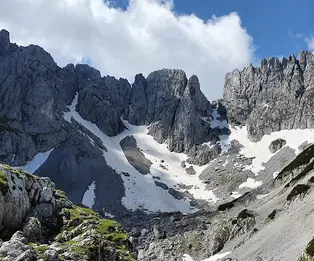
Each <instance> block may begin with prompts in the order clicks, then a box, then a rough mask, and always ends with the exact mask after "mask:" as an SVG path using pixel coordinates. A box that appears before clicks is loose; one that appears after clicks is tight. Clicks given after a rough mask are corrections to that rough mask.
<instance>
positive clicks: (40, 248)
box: [29, 243, 49, 258]
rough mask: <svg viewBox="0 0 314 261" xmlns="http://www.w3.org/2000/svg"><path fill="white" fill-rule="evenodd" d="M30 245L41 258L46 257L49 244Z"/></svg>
mask: <svg viewBox="0 0 314 261" xmlns="http://www.w3.org/2000/svg"><path fill="white" fill-rule="evenodd" d="M29 245H30V246H31V247H32V248H33V249H34V250H35V251H36V253H37V255H38V257H39V258H44V257H45V252H46V250H48V249H49V247H48V245H37V244H34V243H29Z"/></svg>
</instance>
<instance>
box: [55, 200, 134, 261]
mask: <svg viewBox="0 0 314 261" xmlns="http://www.w3.org/2000/svg"><path fill="white" fill-rule="evenodd" d="M65 211H68V214H69V218H68V221H67V222H66V223H65V224H64V225H63V227H62V228H61V232H60V233H59V234H58V235H57V236H56V237H55V240H56V242H59V243H61V246H62V247H64V248H66V249H67V250H70V251H71V252H75V253H76V254H77V255H79V257H80V258H82V259H88V260H93V259H94V258H95V257H96V256H97V255H98V254H99V251H100V252H102V251H105V252H106V251H107V252H108V253H110V251H111V250H112V246H114V247H115V248H116V250H117V252H118V253H120V255H121V256H123V260H130V261H133V260H134V258H133V256H132V254H131V253H130V243H129V241H128V236H127V235H126V233H125V231H124V230H123V228H122V227H121V225H120V224H119V223H117V222H115V221H112V220H106V219H103V218H102V217H101V216H100V215H99V214H98V213H96V212H94V211H93V210H91V209H89V208H85V207H83V206H77V205H74V206H73V208H71V209H66V210H65ZM68 214H66V215H68ZM84 234H88V237H91V238H93V241H92V243H90V242H87V243H84V244H83V245H82V244H81V240H80V239H79V237H80V235H84ZM104 249H105V250H104Z"/></svg>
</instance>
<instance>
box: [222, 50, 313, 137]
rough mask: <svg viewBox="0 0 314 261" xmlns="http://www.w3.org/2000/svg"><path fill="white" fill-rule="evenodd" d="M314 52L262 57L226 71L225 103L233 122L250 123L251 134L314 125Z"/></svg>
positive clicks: (259, 135)
mask: <svg viewBox="0 0 314 261" xmlns="http://www.w3.org/2000/svg"><path fill="white" fill-rule="evenodd" d="M313 70H314V55H313V54H312V53H310V52H307V51H303V52H301V54H300V57H299V59H297V58H296V57H295V56H289V57H288V58H283V59H282V61H281V62H280V61H279V59H278V58H277V57H272V58H269V59H262V61H261V65H260V67H258V68H255V67H253V66H252V65H251V66H249V67H246V68H244V69H243V70H242V71H239V70H234V71H233V72H231V73H229V74H227V75H226V80H225V85H224V92H223V103H224V105H225V106H226V109H227V111H228V119H229V122H230V123H231V124H247V126H248V131H249V133H248V134H249V137H250V139H252V140H253V141H257V140H260V139H261V138H262V136H263V135H265V134H270V133H271V132H273V131H279V130H281V129H294V128H311V127H312V126H313V116H312V109H313V106H312V104H313V86H314V79H313V76H312V74H313Z"/></svg>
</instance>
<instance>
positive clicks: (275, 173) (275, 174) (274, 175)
mask: <svg viewBox="0 0 314 261" xmlns="http://www.w3.org/2000/svg"><path fill="white" fill-rule="evenodd" d="M279 173H280V171H276V172H274V174H273V178H274V179H275V178H277V177H278V175H279Z"/></svg>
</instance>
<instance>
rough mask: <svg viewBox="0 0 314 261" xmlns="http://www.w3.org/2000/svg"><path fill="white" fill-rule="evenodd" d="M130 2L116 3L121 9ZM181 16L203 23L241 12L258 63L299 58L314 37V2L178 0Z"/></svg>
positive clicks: (305, 0) (294, 0) (175, 6)
mask: <svg viewBox="0 0 314 261" xmlns="http://www.w3.org/2000/svg"><path fill="white" fill-rule="evenodd" d="M127 3H128V1H127V0H115V5H116V6H119V7H121V8H123V9H124V8H125V7H126V6H127ZM174 9H175V12H176V13H177V14H182V13H184V14H191V13H194V14H196V15H197V16H198V17H200V18H202V19H203V20H205V21H206V20H208V19H210V18H211V17H212V15H216V16H223V15H227V14H229V13H231V12H237V13H238V14H239V16H240V18H241V21H242V25H243V27H245V28H246V29H247V31H248V33H249V34H250V35H251V36H252V37H253V40H254V45H255V46H256V48H257V50H256V56H257V57H256V58H257V60H258V59H260V58H264V57H271V56H287V55H290V54H295V55H298V54H299V53H300V51H301V50H304V49H307V48H308V45H307V43H306V41H305V39H306V38H312V37H314V0H263V1H261V0H193V1H192V0H174Z"/></svg>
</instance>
